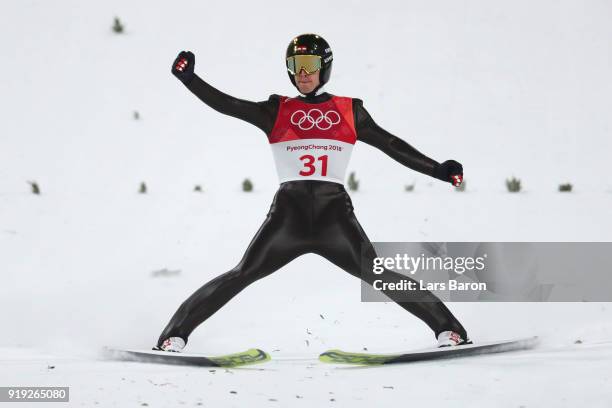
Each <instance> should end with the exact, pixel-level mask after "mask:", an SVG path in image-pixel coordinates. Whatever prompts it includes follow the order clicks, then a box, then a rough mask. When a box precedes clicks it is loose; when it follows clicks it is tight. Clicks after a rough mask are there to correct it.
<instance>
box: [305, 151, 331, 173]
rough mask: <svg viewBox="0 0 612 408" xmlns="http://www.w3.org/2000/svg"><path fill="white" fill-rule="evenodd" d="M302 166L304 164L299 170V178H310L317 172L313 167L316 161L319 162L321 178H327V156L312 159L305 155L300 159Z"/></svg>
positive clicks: (311, 156) (312, 157) (310, 156)
mask: <svg viewBox="0 0 612 408" xmlns="http://www.w3.org/2000/svg"><path fill="white" fill-rule="evenodd" d="M300 160H301V161H302V164H304V169H303V170H300V176H312V175H313V174H315V172H316V171H317V167H316V166H315V162H316V161H320V162H321V176H327V155H324V156H319V157H316V158H315V157H314V156H313V155H311V154H305V155H303V156H301V157H300Z"/></svg>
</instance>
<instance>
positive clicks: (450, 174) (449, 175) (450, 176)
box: [434, 160, 463, 187]
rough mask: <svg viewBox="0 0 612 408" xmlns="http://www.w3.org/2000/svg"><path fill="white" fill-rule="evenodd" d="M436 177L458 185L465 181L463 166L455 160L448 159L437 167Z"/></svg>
mask: <svg viewBox="0 0 612 408" xmlns="http://www.w3.org/2000/svg"><path fill="white" fill-rule="evenodd" d="M434 177H435V178H437V179H440V180H442V181H446V182H449V183H451V184H452V185H453V186H455V187H458V186H460V185H461V183H462V182H463V166H462V165H461V163H459V162H457V161H455V160H447V161H445V162H444V163H441V164H439V165H438V167H436V169H435V171H434Z"/></svg>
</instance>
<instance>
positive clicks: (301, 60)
mask: <svg viewBox="0 0 612 408" xmlns="http://www.w3.org/2000/svg"><path fill="white" fill-rule="evenodd" d="M302 69H303V70H304V71H306V73H307V74H312V73H314V72H317V71H318V70H320V69H321V57H319V56H318V55H294V56H293V57H289V58H287V71H289V72H290V73H291V74H292V75H296V74H297V73H299V72H300V71H302Z"/></svg>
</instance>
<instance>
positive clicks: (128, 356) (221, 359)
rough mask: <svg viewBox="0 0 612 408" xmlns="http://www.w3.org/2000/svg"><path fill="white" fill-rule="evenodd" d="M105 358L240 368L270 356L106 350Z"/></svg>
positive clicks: (251, 352)
mask: <svg viewBox="0 0 612 408" xmlns="http://www.w3.org/2000/svg"><path fill="white" fill-rule="evenodd" d="M104 352H105V354H106V356H107V357H108V358H110V359H113V360H121V361H136V362H141V363H158V364H180V365H193V366H202V367H225V368H233V367H241V366H245V365H250V364H258V363H263V362H266V361H268V360H270V355H269V354H268V353H266V352H265V351H263V350H260V349H255V348H253V349H249V350H246V351H243V352H240V353H234V354H226V355H221V356H215V357H213V356H205V355H203V354H196V353H172V352H167V351H157V350H120V349H111V348H106V349H105V350H104Z"/></svg>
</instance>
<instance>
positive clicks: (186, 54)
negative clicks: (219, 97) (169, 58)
mask: <svg viewBox="0 0 612 408" xmlns="http://www.w3.org/2000/svg"><path fill="white" fill-rule="evenodd" d="M194 65H195V55H193V52H191V51H181V52H180V53H179V55H178V56H177V57H176V59H175V60H174V63H173V64H172V73H173V74H174V76H175V77H177V78H178V79H180V80H181V82H182V83H184V84H185V85H187V84H188V83H189V82H191V80H192V79H193V77H194V76H195V74H194V73H193V68H194Z"/></svg>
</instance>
